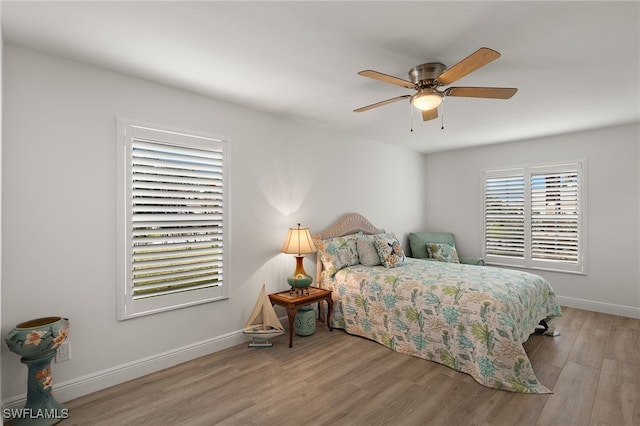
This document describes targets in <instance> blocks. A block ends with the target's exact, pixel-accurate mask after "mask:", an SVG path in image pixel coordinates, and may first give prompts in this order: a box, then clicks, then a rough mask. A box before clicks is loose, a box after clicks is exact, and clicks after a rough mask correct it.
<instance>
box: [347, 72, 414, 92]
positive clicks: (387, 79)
mask: <svg viewBox="0 0 640 426" xmlns="http://www.w3.org/2000/svg"><path fill="white" fill-rule="evenodd" d="M358 75H361V76H363V77H369V78H373V79H374V80H380V81H383V82H385V83H391V84H395V85H396V86H402V87H406V88H407V89H415V87H416V85H415V84H413V83H412V82H410V81H407V80H403V79H401V78H398V77H394V76H392V75H387V74H383V73H381V72H378V71H373V70H364V71H360V72H359V73H358Z"/></svg>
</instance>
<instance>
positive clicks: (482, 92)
mask: <svg viewBox="0 0 640 426" xmlns="http://www.w3.org/2000/svg"><path fill="white" fill-rule="evenodd" d="M517 91H518V89H516V88H513V87H450V88H448V89H447V90H445V92H444V93H445V95H446V96H460V97H464V98H491V99H509V98H510V97H512V96H513V95H515V94H516V92H517Z"/></svg>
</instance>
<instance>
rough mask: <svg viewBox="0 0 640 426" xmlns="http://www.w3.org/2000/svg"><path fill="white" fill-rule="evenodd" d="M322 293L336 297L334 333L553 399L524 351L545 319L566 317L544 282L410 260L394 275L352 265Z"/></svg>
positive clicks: (518, 273)
mask: <svg viewBox="0 0 640 426" xmlns="http://www.w3.org/2000/svg"><path fill="white" fill-rule="evenodd" d="M323 286H324V287H325V288H327V289H331V290H333V298H334V310H333V313H332V318H331V320H332V321H331V322H332V326H333V327H337V328H342V329H344V330H345V331H346V332H347V333H350V334H354V335H358V336H362V337H366V338H368V339H371V340H374V341H376V342H378V343H381V344H383V345H385V346H387V347H389V348H391V349H393V350H395V351H398V352H401V353H405V354H409V355H413V356H416V357H420V358H424V359H427V360H430V361H435V362H438V363H441V364H444V365H446V366H448V367H451V368H453V369H455V370H458V371H461V372H464V373H467V374H470V375H471V376H472V377H473V378H474V379H475V380H476V381H477V382H479V383H480V384H482V385H485V386H488V387H492V388H497V389H504V390H509V391H514V392H524V393H549V392H550V391H549V389H547V388H546V387H545V386H544V385H542V384H541V383H539V382H538V379H537V378H536V376H535V373H534V371H533V368H532V366H531V362H530V361H529V358H528V356H527V354H526V352H525V350H524V347H523V346H522V344H523V343H524V342H525V341H526V340H527V339H528V338H529V335H530V334H531V333H533V332H534V331H535V328H536V325H537V324H538V323H539V321H540V320H542V319H547V320H548V322H550V321H551V319H552V318H553V317H557V316H561V315H562V313H561V310H560V306H559V304H558V302H557V300H556V295H555V293H554V291H553V289H552V288H551V286H550V285H549V283H548V282H547V281H546V280H545V279H544V278H542V277H540V276H538V275H534V274H530V273H527V272H521V271H515V270H509V269H501V268H493V267H486V266H472V265H464V264H452V263H444V262H434V261H427V260H420V259H409V258H407V261H406V264H405V265H402V266H399V267H397V268H391V269H388V268H385V267H383V266H363V265H360V264H358V265H354V266H349V267H347V268H344V269H342V270H340V271H338V272H337V273H336V274H335V276H334V277H333V278H328V277H323ZM551 325H552V323H551V322H550V326H551Z"/></svg>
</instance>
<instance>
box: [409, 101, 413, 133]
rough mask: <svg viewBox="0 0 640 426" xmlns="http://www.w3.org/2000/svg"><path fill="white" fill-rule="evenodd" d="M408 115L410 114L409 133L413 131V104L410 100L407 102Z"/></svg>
mask: <svg viewBox="0 0 640 426" xmlns="http://www.w3.org/2000/svg"><path fill="white" fill-rule="evenodd" d="M409 111H410V113H409V115H410V116H411V126H410V127H411V133H413V106H411V102H409Z"/></svg>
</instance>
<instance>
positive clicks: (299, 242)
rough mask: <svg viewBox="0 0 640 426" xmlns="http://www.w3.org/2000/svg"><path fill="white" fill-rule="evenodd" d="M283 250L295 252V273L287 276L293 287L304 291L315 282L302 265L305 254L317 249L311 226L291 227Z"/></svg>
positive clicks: (289, 252) (284, 251)
mask: <svg viewBox="0 0 640 426" xmlns="http://www.w3.org/2000/svg"><path fill="white" fill-rule="evenodd" d="M281 251H282V253H287V254H294V255H295V257H296V270H295V272H294V273H293V275H291V276H290V277H289V278H287V282H288V283H289V285H290V286H291V289H292V290H295V289H302V291H304V289H305V288H307V287H309V285H310V284H311V283H312V282H313V278H312V277H311V276H309V275H308V274H307V273H306V272H305V270H304V267H303V265H302V262H303V260H304V255H305V254H309V253H314V252H315V251H316V246H315V245H314V244H313V240H312V239H311V234H310V233H309V228H301V227H300V224H298V227H297V228H289V233H288V234H287V238H285V240H284V244H283V245H282V250H281Z"/></svg>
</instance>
